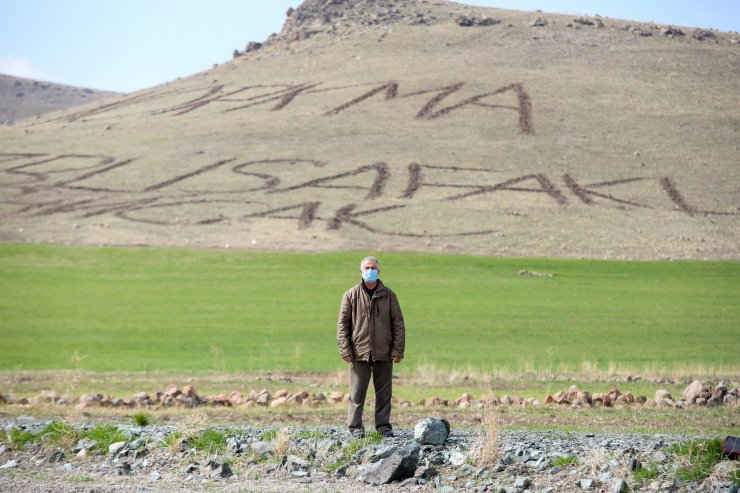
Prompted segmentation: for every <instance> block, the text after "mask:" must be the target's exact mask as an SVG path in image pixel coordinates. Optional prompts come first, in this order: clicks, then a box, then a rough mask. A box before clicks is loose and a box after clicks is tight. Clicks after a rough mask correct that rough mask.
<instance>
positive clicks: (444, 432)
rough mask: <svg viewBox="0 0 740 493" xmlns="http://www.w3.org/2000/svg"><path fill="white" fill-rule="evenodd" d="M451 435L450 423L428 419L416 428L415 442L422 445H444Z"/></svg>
mask: <svg viewBox="0 0 740 493" xmlns="http://www.w3.org/2000/svg"><path fill="white" fill-rule="evenodd" d="M448 435H449V423H448V424H447V425H445V422H444V420H441V419H437V418H426V419H422V420H421V421H419V422H417V423H416V426H414V440H416V441H417V442H419V443H420V444H422V445H442V444H443V443H445V440H447V436H448Z"/></svg>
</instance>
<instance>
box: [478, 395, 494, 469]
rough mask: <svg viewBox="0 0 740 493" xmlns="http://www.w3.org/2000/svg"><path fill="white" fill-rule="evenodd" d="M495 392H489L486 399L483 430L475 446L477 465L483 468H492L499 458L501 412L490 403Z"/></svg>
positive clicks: (480, 431)
mask: <svg viewBox="0 0 740 493" xmlns="http://www.w3.org/2000/svg"><path fill="white" fill-rule="evenodd" d="M492 396H493V392H490V391H489V392H488V393H487V395H486V396H485V397H484V401H486V407H485V408H484V412H483V421H482V423H481V425H482V426H481V429H480V430H479V431H478V439H477V440H476V442H475V445H474V446H473V457H475V464H476V465H477V466H478V467H482V468H491V467H493V466H494V465H495V464H496V461H497V460H498V458H499V447H498V441H499V436H498V435H499V429H500V421H499V410H498V407H496V406H494V405H492V404H491V403H490V399H491V397H492Z"/></svg>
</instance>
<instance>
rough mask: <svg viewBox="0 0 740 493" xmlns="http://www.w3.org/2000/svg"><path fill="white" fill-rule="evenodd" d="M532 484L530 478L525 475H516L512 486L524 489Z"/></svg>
mask: <svg viewBox="0 0 740 493" xmlns="http://www.w3.org/2000/svg"><path fill="white" fill-rule="evenodd" d="M531 484H532V479H530V478H528V477H525V476H517V477H516V480H514V488H516V489H518V490H525V489H527V488H529V486H530V485H531Z"/></svg>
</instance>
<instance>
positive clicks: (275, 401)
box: [258, 397, 288, 407]
mask: <svg viewBox="0 0 740 493" xmlns="http://www.w3.org/2000/svg"><path fill="white" fill-rule="evenodd" d="M286 402H288V399H287V397H277V398H275V399H273V400H272V402H270V407H280V406H284V405H285V403H286ZM258 404H259V402H258Z"/></svg>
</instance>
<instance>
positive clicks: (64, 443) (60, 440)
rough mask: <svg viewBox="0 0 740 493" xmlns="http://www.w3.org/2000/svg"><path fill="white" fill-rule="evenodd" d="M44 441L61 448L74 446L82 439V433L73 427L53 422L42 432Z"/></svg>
mask: <svg viewBox="0 0 740 493" xmlns="http://www.w3.org/2000/svg"><path fill="white" fill-rule="evenodd" d="M41 436H42V441H44V442H45V443H47V444H49V445H52V446H55V447H61V448H68V447H71V446H72V445H74V444H75V443H76V442H77V440H79V438H80V432H79V431H78V430H77V429H76V428H75V427H74V426H72V425H68V424H66V423H62V422H60V421H52V422H51V423H49V424H48V425H46V427H45V428H44V429H43V430H42V431H41Z"/></svg>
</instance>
